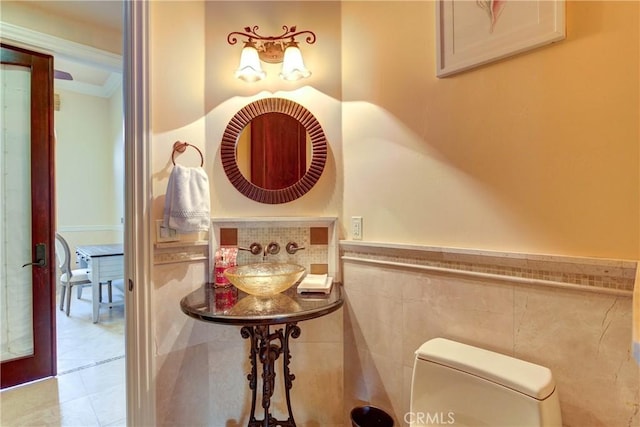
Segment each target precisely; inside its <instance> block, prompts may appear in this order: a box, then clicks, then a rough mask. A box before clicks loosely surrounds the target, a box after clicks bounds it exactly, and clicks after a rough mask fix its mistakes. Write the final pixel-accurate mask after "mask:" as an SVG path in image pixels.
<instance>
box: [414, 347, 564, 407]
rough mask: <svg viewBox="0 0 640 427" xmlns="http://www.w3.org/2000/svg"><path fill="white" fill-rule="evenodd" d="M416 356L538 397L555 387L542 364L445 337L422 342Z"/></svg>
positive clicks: (544, 395) (550, 391)
mask: <svg viewBox="0 0 640 427" xmlns="http://www.w3.org/2000/svg"><path fill="white" fill-rule="evenodd" d="M416 357H417V358H418V359H420V360H425V361H430V362H435V363H439V364H441V365H445V366H448V367H450V368H453V369H457V370H460V371H463V372H466V373H469V374H472V375H476V376H478V377H481V378H484V379H486V380H488V381H492V382H495V383H497V384H501V385H503V386H505V387H508V388H511V389H513V390H516V391H518V392H520V393H524V394H526V395H528V396H531V397H533V398H535V399H538V400H544V399H546V398H547V397H549V396H550V395H551V393H553V391H554V389H555V386H556V385H555V381H554V379H553V376H552V374H551V370H550V369H548V368H545V367H544V366H540V365H536V364H534V363H530V362H526V361H524V360H519V359H515V358H513V357H510V356H506V355H504V354H500V353H495V352H493V351H489V350H484V349H481V348H478V347H473V346H470V345H466V344H462V343H459V342H456V341H451V340H448V339H445V338H434V339H432V340H429V341H427V342H426V343H424V344H422V345H421V346H420V348H418V350H416Z"/></svg>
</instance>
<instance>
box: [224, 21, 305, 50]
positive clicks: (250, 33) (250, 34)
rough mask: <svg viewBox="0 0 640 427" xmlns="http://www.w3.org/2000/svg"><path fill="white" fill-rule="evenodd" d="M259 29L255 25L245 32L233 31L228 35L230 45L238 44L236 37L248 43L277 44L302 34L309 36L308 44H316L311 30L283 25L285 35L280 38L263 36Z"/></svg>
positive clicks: (245, 29)
mask: <svg viewBox="0 0 640 427" xmlns="http://www.w3.org/2000/svg"><path fill="white" fill-rule="evenodd" d="M259 28H260V27H258V26H257V25H254V26H253V27H244V31H245V32H241V31H232V32H230V33H229V34H228V35H227V43H229V44H230V45H234V44H236V43H238V38H237V37H236V36H240V37H246V38H247V39H248V41H262V42H276V41H284V40H288V39H291V40H293V39H295V38H296V37H298V36H299V35H302V34H308V35H307V37H306V39H305V41H306V42H307V43H308V44H314V43H315V42H316V35H315V33H314V32H313V31H309V30H303V31H297V27H296V26H295V25H294V26H292V27H291V28H289V27H288V26H286V25H283V26H282V29H283V30H284V33H282V34H281V35H279V36H261V35H260V34H258V32H257V31H258V29H259Z"/></svg>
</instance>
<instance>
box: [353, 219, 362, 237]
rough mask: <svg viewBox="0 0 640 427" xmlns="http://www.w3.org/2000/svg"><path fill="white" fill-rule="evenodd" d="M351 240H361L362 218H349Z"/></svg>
mask: <svg viewBox="0 0 640 427" xmlns="http://www.w3.org/2000/svg"><path fill="white" fill-rule="evenodd" d="M351 238H352V239H353V240H362V217H361V216H352V217H351Z"/></svg>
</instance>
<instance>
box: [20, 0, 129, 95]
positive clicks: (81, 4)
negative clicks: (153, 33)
mask: <svg viewBox="0 0 640 427" xmlns="http://www.w3.org/2000/svg"><path fill="white" fill-rule="evenodd" d="M23 1H29V6H30V7H32V8H37V9H40V10H41V11H44V12H46V13H47V14H50V15H56V16H60V17H64V18H66V19H69V20H75V21H81V22H83V23H85V24H89V25H90V26H95V27H101V28H104V29H106V30H109V31H111V32H114V31H115V32H119V33H122V27H123V11H122V2H121V1H117V0H82V1H51V0H44V1H42V0H37V1H32V0H23ZM54 56H55V55H54ZM54 67H55V68H56V70H61V71H65V72H67V73H70V74H71V75H72V76H73V81H67V80H59V79H56V80H55V87H56V88H58V89H66V90H71V91H75V92H80V93H84V94H87V95H93V96H102V97H109V96H111V94H112V93H113V91H114V90H115V89H117V88H118V87H119V85H120V81H121V80H122V73H114V72H112V71H111V70H107V69H102V68H99V67H97V66H92V65H87V64H85V63H81V62H76V61H74V60H73V59H72V58H68V57H67V58H60V57H55V59H54Z"/></svg>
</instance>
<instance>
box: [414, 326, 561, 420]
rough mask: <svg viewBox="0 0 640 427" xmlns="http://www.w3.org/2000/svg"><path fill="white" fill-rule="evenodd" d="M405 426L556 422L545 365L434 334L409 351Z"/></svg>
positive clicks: (553, 394) (554, 396)
mask: <svg viewBox="0 0 640 427" xmlns="http://www.w3.org/2000/svg"><path fill="white" fill-rule="evenodd" d="M415 354H416V355H415V362H414V365H413V378H412V384H411V409H410V412H409V413H408V414H406V416H405V420H404V421H405V422H406V423H407V424H409V425H410V426H411V427H419V426H433V425H453V426H456V427H462V426H469V427H480V426H503V427H551V426H553V427H561V426H562V418H561V415H560V402H559V400H558V391H557V390H556V385H555V381H554V379H553V376H552V374H551V371H550V370H549V369H548V368H545V367H544V366H540V365H535V364H533V363H529V362H525V361H524V360H519V359H515V358H513V357H509V356H505V355H503V354H499V353H495V352H492V351H488V350H484V349H481V348H477V347H473V346H470V345H466V344H462V343H459V342H456V341H451V340H448V339H445V338H435V339H432V340H430V341H427V342H426V343H424V344H422V345H421V346H420V348H418V350H416V353H415Z"/></svg>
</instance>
